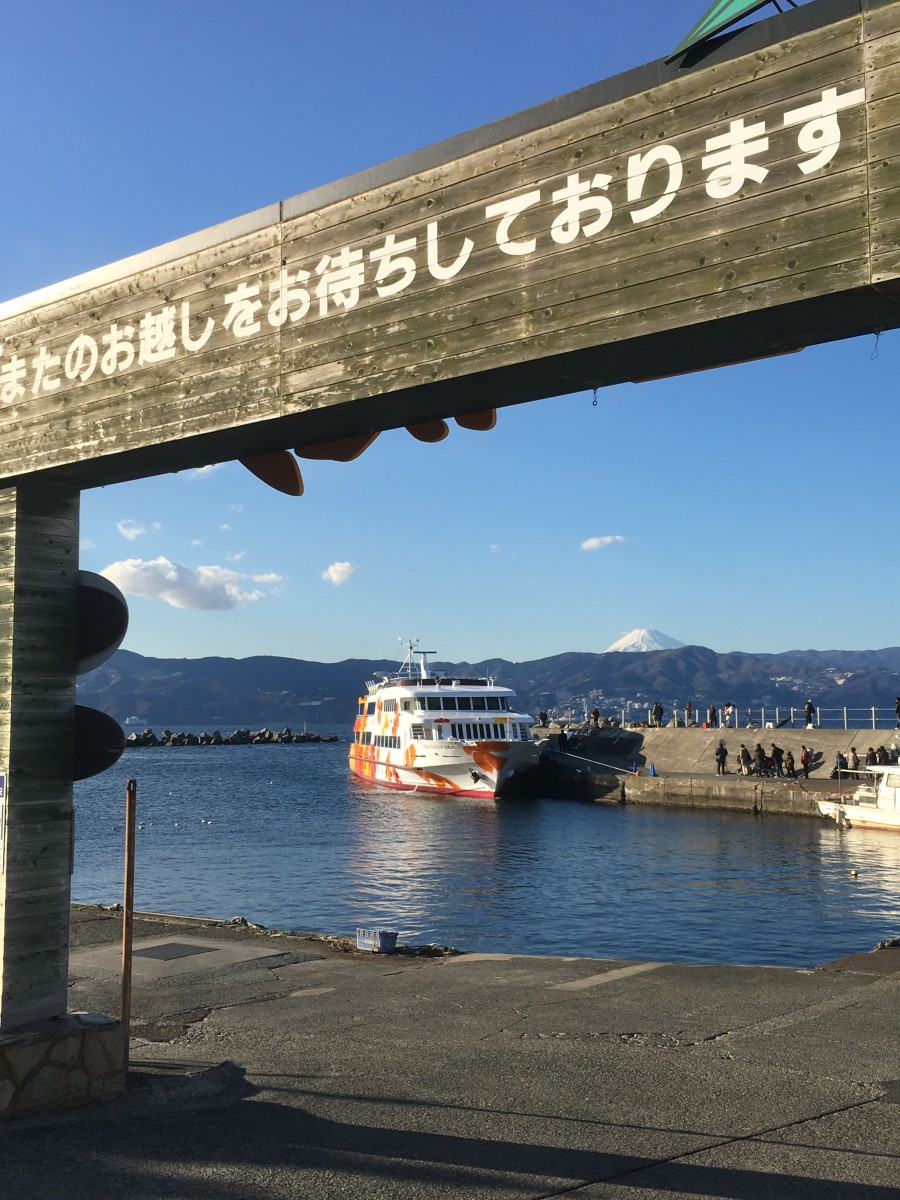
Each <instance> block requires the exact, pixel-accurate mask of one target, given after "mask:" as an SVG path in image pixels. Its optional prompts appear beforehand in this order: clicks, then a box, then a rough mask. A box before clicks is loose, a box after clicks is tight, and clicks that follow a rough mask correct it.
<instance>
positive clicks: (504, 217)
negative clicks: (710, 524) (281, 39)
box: [0, 0, 900, 486]
mask: <svg viewBox="0 0 900 1200" xmlns="http://www.w3.org/2000/svg"><path fill="white" fill-rule="evenodd" d="M898 27H900V2H898V0H884V2H879V0H818V2H817V3H815V4H810V5H806V6H804V7H802V8H800V9H797V10H793V11H791V12H789V13H786V14H784V15H782V16H778V17H776V18H773V19H771V20H767V21H762V22H760V23H758V24H757V25H754V26H751V27H749V28H747V29H744V30H740V31H738V32H737V33H735V34H731V35H728V34H726V35H725V36H723V37H722V38H720V39H719V40H718V42H716V43H715V44H713V45H710V46H704V47H700V48H695V49H693V50H691V51H690V52H689V56H688V57H689V58H690V61H689V62H688V61H687V59H685V60H683V61H680V62H679V61H675V62H672V63H654V64H651V65H650V66H649V67H645V68H639V69H638V70H636V71H631V72H628V73H626V74H625V75H622V76H619V77H617V78H616V79H613V80H609V81H606V82H605V83H601V84H598V85H596V86H594V87H589V88H585V89H583V90H582V91H580V92H576V93H573V94H572V95H570V96H566V97H563V98H562V99H561V100H558V101H554V102H552V103H550V104H548V105H544V106H541V107H539V108H536V109H532V110H529V111H528V112H526V113H523V114H520V115H519V116H518V117H514V118H510V119H509V120H508V121H505V122H499V123H497V124H495V125H491V126H487V127H485V128H483V129H480V130H477V131H475V132H474V133H473V134H469V135H465V136H464V137H461V138H456V139H453V140H451V141H450V142H447V143H443V144H441V145H439V146H436V147H432V148H431V149H430V150H427V151H422V152H420V153H419V154H416V155H411V156H410V157H409V158H407V159H401V160H398V161H397V162H395V163H389V164H387V165H386V166H385V167H382V168H378V169H376V170H374V171H371V172H366V173H364V174H363V175H360V176H356V177H353V178H350V179H347V180H344V181H341V182H340V183H337V184H334V185H332V186H330V187H327V188H323V189H320V190H319V191H316V192H313V193H309V194H307V195H304V196H299V197H296V198H295V199H293V200H288V201H285V202H284V203H282V204H279V205H273V206H272V207H271V208H267V209H263V210H261V211H259V212H256V213H252V214H250V215H249V216H247V217H243V218H240V219H238V220H236V221H233V222H229V223H227V224H225V225H222V226H218V227H216V228H214V229H210V230H206V231H205V232H203V233H200V234H197V235H195V236H194V237H189V238H185V239H183V240H182V241H179V242H175V243H172V244H171V245H169V246H163V247H161V248H159V249H157V250H154V251H150V252H149V253H147V254H143V255H138V256H137V257H136V258H134V259H130V260H126V261H124V262H121V263H116V264H114V265H112V266H110V267H106V268H103V269H101V270H99V271H95V272H91V273H89V274H87V275H84V276H80V277H79V278H77V279H74V280H69V281H67V282H66V283H63V284H60V285H58V286H56V287H51V288H47V289H45V290H44V291H42V292H38V293H35V294H33V295H31V296H26V297H23V298H21V299H20V300H17V301H12V302H9V303H7V304H5V305H2V306H0V483H2V482H3V481H6V482H15V481H18V480H19V479H21V478H22V477H23V476H26V475H30V474H32V473H34V472H47V471H52V472H58V473H62V474H63V475H64V476H65V477H66V478H67V479H69V480H72V481H75V482H77V483H78V484H79V485H80V486H89V485H92V484H100V483H109V482H112V481H116V480H121V479H127V478H133V477H136V476H138V475H146V474H153V473H158V472H162V471H166V470H173V469H176V468H180V467H184V466H190V465H194V466H196V465H200V464H202V463H205V462H210V461H215V460H220V459H228V458H235V457H238V456H246V455H254V454H262V453H266V452H269V451H272V450H276V449H283V448H286V447H301V446H304V445H309V444H314V443H317V442H320V441H331V440H334V439H340V438H345V437H351V436H354V435H357V434H362V433H368V432H371V431H373V430H379V429H384V428H388V427H397V426H400V425H407V426H410V425H412V426H421V425H423V424H424V423H426V422H429V421H433V420H437V419H440V418H443V417H447V416H453V415H457V414H465V413H467V412H474V411H477V410H485V409H489V408H496V407H498V406H502V405H507V404H514V403H518V402H521V401H525V400H531V399H535V398H538V397H541V396H549V395H553V394H560V393H564V392H571V391H573V390H576V389H579V388H584V387H600V386H604V385H608V384H612V383H619V382H621V381H624V380H638V379H643V378H646V377H649V376H659V375H666V374H671V373H676V372H684V371H690V370H696V369H698V368H703V367H709V366H712V365H716V364H720V363H726V362H731V361H735V360H744V359H747V358H753V357H758V356H762V355H766V354H769V353H778V352H783V351H787V350H792V349H796V348H798V347H801V346H806V345H809V344H812V343H815V342H823V341H828V340H831V339H834V338H840V337H848V336H851V335H854V334H860V333H864V332H867V331H870V330H875V329H885V328H888V327H891V326H893V325H896V324H897V322H898V318H897V313H898V312H900V309H898V306H897V296H898V287H900V280H898V262H900V227H898V220H897V212H898V205H900V188H898V184H897V178H898V173H897V163H898V161H900V130H898V114H900V98H898V97H900V37H898Z"/></svg>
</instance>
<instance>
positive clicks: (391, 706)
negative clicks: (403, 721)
mask: <svg viewBox="0 0 900 1200" xmlns="http://www.w3.org/2000/svg"><path fill="white" fill-rule="evenodd" d="M382 707H383V708H384V711H385V712H396V711H397V701H396V700H385V702H384V705H383V706H382Z"/></svg>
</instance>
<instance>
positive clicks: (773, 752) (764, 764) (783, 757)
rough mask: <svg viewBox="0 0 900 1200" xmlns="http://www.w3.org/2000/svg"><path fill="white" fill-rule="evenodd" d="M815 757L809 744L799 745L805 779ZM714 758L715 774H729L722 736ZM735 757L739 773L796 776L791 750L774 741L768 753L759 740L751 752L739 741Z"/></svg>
mask: <svg viewBox="0 0 900 1200" xmlns="http://www.w3.org/2000/svg"><path fill="white" fill-rule="evenodd" d="M815 757H816V756H815V753H814V752H813V751H812V750H811V749H810V747H809V746H803V747H801V751H800V769H801V771H802V772H803V776H804V778H805V779H809V768H810V767H811V766H812V764H813V762H814V761H815ZM715 759H716V774H717V775H728V774H730V772H729V770H728V747H727V746H726V745H725V741H724V739H722V738H720V739H719V744H718V746H716V751H715ZM737 759H738V771H739V772H740V774H741V775H763V776H775V777H777V778H779V779H780V778H783V777H785V776H786V777H787V778H788V779H796V778H797V763H796V761H795V759H794V753H793V751H792V750H783V749H782V748H781V746H778V745H776V744H775V742H772V745H771V747H770V750H769V753H768V754H767V753H766V751H765V750H764V749H763V746H762V744H761V743H760V742H757V743H756V745H755V746H754V748H753V750H752V752H751V751H750V750H748V749H747V746H746V745H745V743H744V742H741V747H740V749H739V750H738V754H737Z"/></svg>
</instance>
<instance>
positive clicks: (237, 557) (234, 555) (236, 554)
mask: <svg viewBox="0 0 900 1200" xmlns="http://www.w3.org/2000/svg"><path fill="white" fill-rule="evenodd" d="M246 553H247V551H246V550H229V552H228V553H227V554H226V555H225V558H226V559H227V560H228V562H240V561H241V559H242V558H243V557H244V555H245V554H246Z"/></svg>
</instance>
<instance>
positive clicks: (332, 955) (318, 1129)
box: [0, 907, 900, 1200]
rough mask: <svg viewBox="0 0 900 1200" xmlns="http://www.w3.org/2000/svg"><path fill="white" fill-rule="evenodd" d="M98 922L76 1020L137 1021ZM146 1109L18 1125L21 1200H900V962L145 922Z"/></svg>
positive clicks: (137, 1081)
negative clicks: (547, 947) (565, 947)
mask: <svg viewBox="0 0 900 1200" xmlns="http://www.w3.org/2000/svg"><path fill="white" fill-rule="evenodd" d="M119 920H120V917H119V914H115V913H112V912H110V911H108V910H104V909H99V908H93V907H77V908H76V909H75V910H74V915H73V930H72V934H73V952H72V958H71V975H72V984H71V997H70V1008H72V1009H88V1010H93V1011H102V1012H107V1013H117V1012H118V997H119V984H118V970H119V951H118V948H117V945H116V939H117V938H118V937H119V936H120V934H119ZM134 949H135V957H134V965H135V973H134V1007H133V1012H134V1021H133V1027H132V1035H133V1037H132V1063H133V1071H132V1074H131V1077H130V1086H129V1093H128V1096H127V1098H126V1099H125V1100H124V1101H119V1102H115V1103H112V1104H109V1105H104V1106H99V1107H94V1108H90V1109H81V1110H75V1111H71V1112H68V1113H57V1114H48V1115H44V1116H40V1117H28V1118H19V1119H14V1120H10V1121H7V1122H5V1123H2V1124H0V1168H2V1169H0V1196H2V1198H3V1200H20V1198H22V1200H25V1198H26V1197H27V1198H29V1200H63V1198H64V1200H104V1198H106V1197H125V1198H127V1200H144V1198H151V1197H152V1198H154V1200H155V1198H157V1197H185V1198H188V1197H190V1198H191V1200H213V1198H219V1197H226V1198H235V1200H263V1198H266V1200H271V1198H273V1197H276V1198H281V1197H291V1198H293V1197H315V1198H317V1200H318V1198H321V1200H331V1198H332V1197H404V1198H405V1197H455V1196H461V1197H462V1196H465V1197H473V1198H476V1197H504V1198H506V1197H508V1198H510V1200H514V1198H517V1197H549V1196H573V1197H578V1200H600V1198H603V1200H606V1198H613V1197H615V1198H622V1200H625V1198H626V1197H627V1198H629V1200H657V1198H663V1197H665V1198H673V1200H674V1198H678V1200H685V1198H691V1200H696V1198H698V1197H716V1198H720V1197H726V1198H729V1200H765V1198H768V1197H771V1198H773V1200H833V1198H840V1200H850V1198H851V1197H852V1198H854V1200H856V1198H860V1200H862V1198H866V1200H888V1198H889V1197H890V1198H892V1200H895V1198H897V1197H900V1058H898V1033H900V1015H898V1014H900V948H898V949H888V950H882V951H878V952H876V953H874V954H860V955H857V956H854V957H853V958H851V959H847V960H844V961H843V962H841V963H838V964H834V965H832V966H831V967H829V968H826V969H819V970H816V971H809V970H791V969H785V968H764V967H729V966H684V965H671V964H666V963H645V962H612V961H608V960H588V959H578V958H530V957H515V956H489V955H480V954H469V955H461V956H452V957H451V956H446V957H422V956H416V955H412V954H410V955H405V954H404V955H400V954H398V955H392V956H386V955H372V954H364V953H361V952H357V951H355V950H353V951H351V952H348V951H346V950H344V949H341V948H340V946H339V945H338V944H336V943H330V942H328V941H322V940H314V939H311V938H305V937H303V936H301V935H293V934H291V935H274V934H271V933H268V932H260V931H257V930H254V929H252V928H249V929H248V928H243V927H240V926H238V927H235V926H233V925H215V924H212V923H204V922H198V921H191V920H188V919H183V918H157V919H152V918H146V919H140V920H138V921H137V923H136V929H135V944H134Z"/></svg>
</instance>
